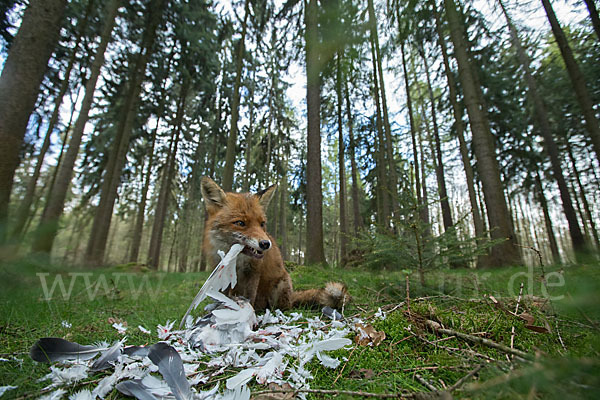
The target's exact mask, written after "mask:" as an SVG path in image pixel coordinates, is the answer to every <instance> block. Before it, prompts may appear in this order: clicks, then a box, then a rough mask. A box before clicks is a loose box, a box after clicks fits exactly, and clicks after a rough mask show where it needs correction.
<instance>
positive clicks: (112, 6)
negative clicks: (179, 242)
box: [32, 0, 121, 254]
mask: <svg viewBox="0 0 600 400" xmlns="http://www.w3.org/2000/svg"><path fill="white" fill-rule="evenodd" d="M120 3H121V1H120V0H112V1H111V2H110V3H108V4H107V8H106V14H105V15H106V19H105V22H104V28H103V29H102V34H101V36H100V44H99V45H98V49H97V50H96V54H95V55H94V56H93V57H94V60H93V61H92V65H91V68H90V77H89V79H88V81H87V82H86V85H85V95H84V97H83V101H82V103H81V109H80V111H79V116H78V117H77V121H76V122H75V127H74V128H73V133H72V134H71V140H70V141H69V147H68V149H67V152H66V154H65V156H64V159H63V160H62V163H61V164H60V166H59V167H58V168H59V169H58V173H57V175H56V181H55V183H54V185H53V187H52V191H51V192H50V195H49V197H48V200H47V202H46V206H45V208H44V213H43V214H42V218H41V219H40V223H39V227H38V230H37V232H36V235H35V239H34V242H33V245H32V248H33V251H35V252H42V253H48V254H50V252H51V251H52V247H53V245H54V239H55V238H56V235H57V233H58V229H59V220H60V218H61V217H62V214H63V210H64V205H65V199H66V197H67V192H68V190H69V186H70V184H71V179H72V177H73V168H74V167H75V161H76V160H77V155H78V154H79V147H80V145H81V139H82V137H83V133H84V130H85V125H86V123H87V121H88V118H89V113H90V109H91V108H92V103H93V101H94V91H95V90H96V83H97V82H98V77H99V76H100V70H101V69H102V65H104V52H105V51H106V47H107V46H108V43H109V42H110V40H111V35H112V30H113V27H114V25H115V21H116V17H117V12H118V9H119V4H120ZM107 233H108V232H107Z"/></svg>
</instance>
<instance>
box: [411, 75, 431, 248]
mask: <svg viewBox="0 0 600 400" xmlns="http://www.w3.org/2000/svg"><path fill="white" fill-rule="evenodd" d="M415 80H416V76H415ZM422 112H423V116H422V118H421V121H426V118H427V116H426V115H425V110H422ZM425 129H427V130H428V131H429V126H428V125H427V123H426V122H425ZM421 131H422V128H421V127H419V129H417V140H418V144H419V157H420V160H419V165H420V166H421V189H422V190H423V192H422V193H421V199H422V200H423V202H422V203H421V210H420V215H421V222H422V223H423V226H422V228H423V230H422V236H423V237H428V236H431V223H430V221H431V219H430V213H429V195H428V193H427V174H426V173H425V150H424V149H423V136H422V134H421ZM429 136H431V135H429Z"/></svg>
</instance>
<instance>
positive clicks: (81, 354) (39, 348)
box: [29, 338, 105, 363]
mask: <svg viewBox="0 0 600 400" xmlns="http://www.w3.org/2000/svg"><path fill="white" fill-rule="evenodd" d="M102 350H105V349H103V348H102V347H98V346H84V345H81V344H79V343H75V342H69V341H68V340H65V339H61V338H41V339H39V340H38V341H37V342H35V344H34V345H33V346H32V347H31V350H30V351H29V355H30V356H31V359H32V360H33V361H37V362H48V363H50V362H55V361H64V360H84V361H85V360H89V359H91V358H94V356H96V354H98V352H100V351H102Z"/></svg>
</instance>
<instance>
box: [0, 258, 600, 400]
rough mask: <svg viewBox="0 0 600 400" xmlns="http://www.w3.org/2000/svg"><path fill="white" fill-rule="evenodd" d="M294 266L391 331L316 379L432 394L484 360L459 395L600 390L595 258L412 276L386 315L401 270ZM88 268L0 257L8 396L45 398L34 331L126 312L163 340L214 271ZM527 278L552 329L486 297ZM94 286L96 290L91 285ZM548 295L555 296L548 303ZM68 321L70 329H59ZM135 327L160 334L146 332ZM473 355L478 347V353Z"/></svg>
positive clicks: (1, 372)
mask: <svg viewBox="0 0 600 400" xmlns="http://www.w3.org/2000/svg"><path fill="white" fill-rule="evenodd" d="M290 268H291V269H292V278H293V281H294V285H295V288H296V289H303V288H311V287H318V286H322V285H323V284H324V283H325V282H327V281H329V280H341V281H343V282H345V283H347V285H348V287H349V290H350V293H351V294H352V296H353V301H352V303H351V304H350V305H349V306H348V307H347V309H346V310H345V315H346V316H358V317H360V318H362V319H363V320H364V321H366V322H368V323H370V324H372V325H373V327H374V328H375V329H376V330H378V331H383V332H385V335H386V339H385V340H384V341H383V342H382V343H381V344H380V345H379V346H373V347H369V346H358V345H356V346H354V347H353V348H352V349H349V350H339V351H337V352H335V353H334V355H336V356H338V357H345V358H346V359H347V361H344V362H342V364H341V365H340V367H338V368H337V369H336V370H331V369H326V368H324V367H322V366H321V365H320V364H319V363H318V361H312V363H311V364H310V365H309V367H308V368H309V370H311V371H312V372H313V375H314V380H313V381H312V382H311V387H312V388H322V389H334V390H349V391H365V392H372V393H409V392H427V391H430V389H428V388H427V387H426V386H425V384H424V382H427V383H429V384H430V385H432V386H434V387H436V388H438V389H444V388H447V387H450V386H452V385H453V384H454V383H455V382H457V381H458V380H459V379H461V378H462V377H464V376H465V375H467V374H468V373H469V371H471V370H472V369H473V368H475V367H476V366H477V365H479V364H484V368H483V369H482V370H481V371H480V372H479V373H478V374H477V375H476V377H475V378H474V379H473V378H472V379H469V380H468V382H467V383H465V384H464V385H463V386H462V387H461V388H460V389H459V390H456V391H454V392H453V395H454V396H456V397H464V398H490V397H494V398H506V399H513V398H590V399H591V398H598V395H599V394H600V358H599V357H598V355H599V351H600V340H599V339H598V336H599V335H598V334H599V332H600V330H599V329H598V328H597V327H598V325H597V324H598V322H597V321H599V320H600V307H598V305H600V265H599V264H598V263H597V262H596V263H590V264H586V265H579V266H568V267H566V266H565V267H558V266H554V267H546V271H545V276H546V278H547V285H546V286H545V285H543V283H542V280H541V270H540V268H533V269H527V268H524V267H515V268H506V269H502V270H497V271H487V270H486V271H477V272H475V271H473V270H438V271H433V272H430V273H428V274H427V276H426V277H427V285H426V286H424V287H422V286H420V285H419V283H418V278H417V276H416V274H414V275H410V285H409V288H410V298H411V303H410V313H408V312H407V305H406V304H404V305H403V306H402V307H397V308H396V309H395V310H394V311H392V312H389V313H388V314H387V316H386V318H385V319H378V318H375V317H374V315H375V313H376V311H377V310H378V308H380V307H381V308H382V309H384V310H390V309H392V308H393V307H394V306H397V305H398V304H399V303H401V302H405V300H406V294H407V291H406V277H405V274H404V273H403V272H401V271H369V270H361V269H329V268H328V269H324V268H319V267H304V266H294V265H290ZM91 272H92V274H91V275H89V274H90V271H89V270H73V269H66V268H61V267H60V266H51V265H47V264H44V263H40V262H38V261H35V260H21V261H18V262H13V263H11V264H4V265H2V266H0V273H1V276H2V280H1V281H0V300H1V302H0V353H1V354H0V357H2V358H5V359H9V360H10V361H3V362H0V386H3V385H16V386H18V389H15V390H11V391H8V392H6V393H5V394H4V396H3V399H4V398H28V397H37V394H38V393H39V389H40V388H42V387H44V386H45V384H46V383H45V382H41V383H39V382H36V381H37V379H38V378H40V377H42V376H44V375H45V374H46V373H47V372H48V371H49V368H48V365H45V364H37V363H35V362H33V361H31V360H30V359H29V356H28V351H29V348H30V347H31V345H32V344H33V343H34V342H35V341H36V340H37V339H39V338H41V337H48V336H55V337H63V338H65V339H68V340H71V341H75V342H79V343H82V344H89V343H93V342H96V341H101V340H104V341H108V342H113V341H114V340H117V339H119V338H120V337H121V336H120V335H119V334H118V333H117V331H116V330H115V329H114V328H113V327H112V326H111V325H112V322H113V321H123V322H126V323H127V325H128V327H129V329H128V331H127V335H128V339H127V343H128V344H144V343H154V342H156V341H158V338H157V334H156V326H157V325H158V324H164V323H165V322H166V321H167V320H169V319H170V320H175V319H178V318H180V317H181V316H182V315H183V314H184V313H185V311H186V309H187V307H188V306H189V303H190V302H191V300H192V298H193V297H194V295H195V294H196V292H197V290H198V288H199V286H200V284H201V283H202V282H203V281H204V279H205V278H206V277H207V273H189V274H181V273H170V274H164V273H155V272H144V271H136V270H133V269H130V268H129V267H127V266H121V267H113V268H107V269H102V270H94V271H91ZM40 274H44V275H40ZM57 276H60V277H62V279H63V283H64V285H65V290H67V291H68V290H69V285H70V284H71V279H74V281H73V287H72V289H71V294H70V296H68V297H67V298H63V296H62V293H61V290H60V288H59V287H58V286H57V287H55V290H54V293H53V296H52V299H51V300H46V299H45V295H44V286H43V284H42V278H43V279H45V280H46V286H47V288H48V289H49V288H51V285H52V283H53V282H54V281H55V280H54V279H55V277H57ZM102 277H104V278H102ZM86 279H87V280H88V281H87V283H86ZM103 279H104V280H103ZM97 282H101V285H100V286H99V287H97V292H96V294H95V296H90V294H92V293H93V290H94V289H96V284H97ZM521 282H523V283H524V297H523V300H522V302H521V304H520V309H521V310H525V311H526V312H527V313H528V314H530V315H531V316H532V317H533V318H534V322H533V324H532V325H535V326H539V327H549V328H550V329H551V333H537V332H534V331H533V330H531V329H528V328H527V327H526V326H525V322H523V321H521V320H518V319H516V318H513V317H511V316H510V315H509V314H508V313H507V312H505V311H502V310H501V309H499V308H498V307H497V306H495V305H494V303H493V301H492V300H491V299H490V298H489V295H492V296H493V298H495V299H496V300H497V301H498V302H499V303H501V304H502V306H504V307H505V308H506V309H508V310H512V311H514V307H515V303H516V297H517V294H518V288H519V284H520V283H521ZM90 285H91V289H92V292H90V291H89V290H86V288H87V287H89V286H90ZM548 297H551V298H553V299H554V300H553V301H552V302H548V301H544V299H546V298H548ZM304 312H305V313H308V312H309V311H307V310H304ZM424 319H430V320H434V321H438V322H440V323H442V324H443V325H444V327H445V328H449V329H452V330H455V331H458V332H462V333H467V334H475V335H479V336H482V337H485V338H487V339H489V340H492V341H494V342H497V343H501V344H504V345H506V346H510V338H511V329H512V327H513V325H514V327H515V347H516V348H518V349H520V350H523V351H526V352H528V353H530V354H532V355H533V356H534V357H535V361H534V362H532V363H531V362H521V361H515V360H513V361H509V360H508V359H507V356H506V354H504V353H503V352H501V351H499V350H496V349H492V348H489V347H485V346H481V345H477V344H473V343H468V342H466V341H464V340H462V339H457V338H455V337H451V336H439V335H436V334H434V333H432V332H430V331H428V330H427V329H425V328H424V326H423V323H422V321H423V320H424ZM62 321H67V322H68V323H69V324H70V325H71V326H70V327H66V326H63V325H62ZM138 325H141V326H143V327H145V328H147V329H149V330H150V331H151V332H152V334H151V335H146V334H143V333H142V332H140V331H139V330H138V329H137V326H138ZM557 328H558V329H557ZM558 333H560V338H561V339H562V341H563V343H564V346H565V348H566V350H565V348H563V346H562V345H561V343H560V339H559V334H558ZM450 349H457V350H450ZM473 352H475V353H479V354H480V356H479V357H477V356H473ZM481 357H488V358H492V359H494V360H496V361H492V362H489V361H485V360H484V359H482V358H481ZM20 360H22V361H20ZM342 368H343V369H342ZM228 373H229V374H234V373H235V371H230V372H228ZM417 375H419V376H420V377H421V379H419V378H417ZM208 386H211V384H210V383H209V384H208ZM83 387H84V386H83ZM81 388H82V386H80V387H78V388H77V390H79V389H81ZM263 389H265V388H264V387H260V386H258V385H256V384H255V386H253V387H252V390H254V391H258V390H263ZM311 396H313V397H314V398H318V396H319V395H309V397H311ZM325 397H327V396H325ZM108 398H111V399H114V398H119V394H118V393H117V392H116V391H113V392H112V393H111V394H110V395H109V397H108ZM338 398H345V397H344V396H338Z"/></svg>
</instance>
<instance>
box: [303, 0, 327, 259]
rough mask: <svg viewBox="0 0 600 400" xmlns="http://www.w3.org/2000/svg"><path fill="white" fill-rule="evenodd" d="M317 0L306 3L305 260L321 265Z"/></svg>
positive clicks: (319, 86)
mask: <svg viewBox="0 0 600 400" xmlns="http://www.w3.org/2000/svg"><path fill="white" fill-rule="evenodd" d="M318 11H319V10H318V5H317V0H308V4H307V5H306V77H307V84H306V106H307V123H308V127H307V130H308V133H307V155H306V157H307V162H306V263H307V264H317V263H320V264H324V263H325V262H326V261H325V250H324V248H323V192H322V188H321V117H320V107H321V66H320V61H319V50H318V49H319V33H318Z"/></svg>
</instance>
